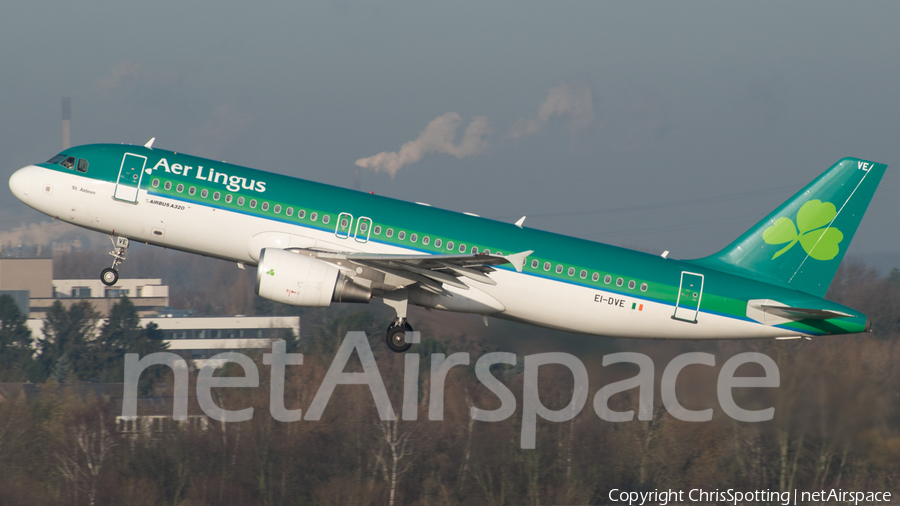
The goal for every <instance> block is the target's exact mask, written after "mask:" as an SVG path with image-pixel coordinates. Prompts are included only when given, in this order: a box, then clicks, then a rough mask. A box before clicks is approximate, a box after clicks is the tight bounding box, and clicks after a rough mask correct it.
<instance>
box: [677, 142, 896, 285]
mask: <svg viewBox="0 0 900 506" xmlns="http://www.w3.org/2000/svg"><path fill="white" fill-rule="evenodd" d="M885 169H887V165H885V164H881V163H873V162H869V161H866V160H859V159H857V158H844V159H843V160H841V161H839V162H838V163H836V164H835V165H834V166H832V167H831V168H830V169H828V170H826V171H825V172H824V173H823V174H822V175H821V176H819V177H817V178H816V179H815V180H813V182H811V183H809V184H808V185H806V187H805V188H803V189H802V190H800V191H799V192H798V193H797V194H796V195H794V196H793V197H791V198H790V199H789V200H788V201H787V202H785V203H784V204H782V205H781V206H779V207H778V209H776V210H774V211H772V213H771V214H769V215H768V216H766V218H765V219H764V220H762V221H760V222H759V223H757V224H756V225H755V226H753V228H751V229H750V230H748V231H747V232H745V233H744V234H743V235H742V236H740V237H738V238H737V240H735V241H734V242H732V243H731V244H729V245H728V246H727V247H726V248H725V249H723V250H722V251H720V252H718V253H716V254H715V255H712V256H708V257H705V258H699V259H697V260H692V262H693V263H696V264H699V265H702V266H705V267H709V268H712V269H716V270H720V271H725V272H729V273H731V274H736V275H739V276H744V277H752V278H754V279H760V280H762V281H766V282H769V283H773V284H778V285H782V286H786V287H789V288H793V289H795V290H800V291H802V292H806V293H810V294H813V295H815V296H817V297H823V296H824V295H825V292H826V291H828V286H829V285H831V280H832V279H833V278H834V273H835V272H837V269H838V266H840V264H841V259H843V258H844V253H845V252H846V251H847V247H848V246H849V245H850V241H851V240H853V234H855V233H856V228H857V227H858V226H859V222H860V221H861V220H862V217H863V214H865V212H866V208H867V207H868V206H869V202H870V201H871V200H872V195H874V194H875V189H876V188H877V187H878V183H879V182H880V181H881V176H883V175H884V171H885Z"/></svg>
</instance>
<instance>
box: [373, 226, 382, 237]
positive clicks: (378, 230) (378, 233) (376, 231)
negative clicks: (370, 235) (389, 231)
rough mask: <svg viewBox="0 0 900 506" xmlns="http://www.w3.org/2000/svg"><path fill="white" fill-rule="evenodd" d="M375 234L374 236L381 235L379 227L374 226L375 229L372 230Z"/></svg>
mask: <svg viewBox="0 0 900 506" xmlns="http://www.w3.org/2000/svg"><path fill="white" fill-rule="evenodd" d="M372 232H375V235H381V225H375V228H374V229H373V230H372Z"/></svg>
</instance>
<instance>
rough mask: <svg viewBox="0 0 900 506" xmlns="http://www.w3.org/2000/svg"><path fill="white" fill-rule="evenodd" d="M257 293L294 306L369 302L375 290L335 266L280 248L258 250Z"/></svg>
mask: <svg viewBox="0 0 900 506" xmlns="http://www.w3.org/2000/svg"><path fill="white" fill-rule="evenodd" d="M256 293H257V295H259V296H260V297H263V298H266V299H269V300H274V301H275V302H282V303H284V304H290V305H292V306H305V307H326V306H330V305H331V303H332V301H334V302H369V299H370V298H371V297H372V291H371V290H370V289H369V288H366V287H364V286H362V285H359V284H357V283H354V282H353V280H352V279H350V278H348V277H347V276H345V275H344V274H343V273H342V272H341V271H340V269H338V268H337V267H336V266H334V265H332V264H330V263H328V262H323V261H321V260H318V259H315V258H312V257H309V256H306V255H298V254H296V253H291V252H289V251H285V250H283V249H278V248H265V249H263V250H262V251H261V252H260V253H259V265H258V266H257V268H256Z"/></svg>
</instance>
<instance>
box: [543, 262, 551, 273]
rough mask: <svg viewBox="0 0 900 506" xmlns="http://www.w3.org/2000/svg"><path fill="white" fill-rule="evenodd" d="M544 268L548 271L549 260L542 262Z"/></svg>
mask: <svg viewBox="0 0 900 506" xmlns="http://www.w3.org/2000/svg"><path fill="white" fill-rule="evenodd" d="M544 270H545V271H549V270H550V262H544Z"/></svg>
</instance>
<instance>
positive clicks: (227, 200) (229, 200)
mask: <svg viewBox="0 0 900 506" xmlns="http://www.w3.org/2000/svg"><path fill="white" fill-rule="evenodd" d="M233 198H234V196H233V195H232V194H230V193H229V194H228V195H225V203H226V204H230V203H231V199H233Z"/></svg>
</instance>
